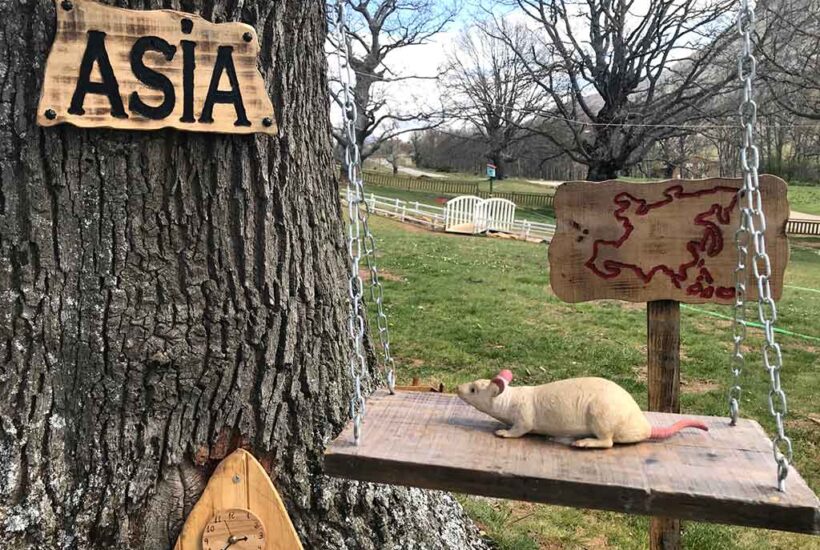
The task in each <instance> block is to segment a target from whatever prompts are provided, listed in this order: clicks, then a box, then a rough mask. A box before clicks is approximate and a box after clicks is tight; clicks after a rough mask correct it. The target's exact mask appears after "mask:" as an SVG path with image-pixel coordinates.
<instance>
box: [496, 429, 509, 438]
mask: <svg viewBox="0 0 820 550" xmlns="http://www.w3.org/2000/svg"><path fill="white" fill-rule="evenodd" d="M495 435H497V436H498V437H511V436H510V430H496V431H495Z"/></svg>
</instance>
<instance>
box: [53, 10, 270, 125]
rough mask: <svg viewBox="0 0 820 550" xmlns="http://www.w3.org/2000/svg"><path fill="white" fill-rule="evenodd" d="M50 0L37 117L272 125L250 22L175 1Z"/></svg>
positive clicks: (78, 121)
mask: <svg viewBox="0 0 820 550" xmlns="http://www.w3.org/2000/svg"><path fill="white" fill-rule="evenodd" d="M55 1H56V2H57V35H56V37H55V38H54V44H53V45H52V47H51V52H50V53H49V56H48V62H47V64H46V72H45V80H44V82H43V90H42V94H41V96H40V105H39V108H38V112H37V123H38V124H40V125H41V126H54V125H55V124H60V123H63V122H67V123H69V124H73V125H75V126H80V127H83V128H95V127H107V128H120V129H128V130H156V129H159V128H165V127H173V128H179V129H181V130H190V131H194V132H222V133H231V134H250V133H254V132H263V133H266V134H274V133H276V124H275V122H274V120H275V119H274V113H273V105H272V104H271V101H270V98H269V97H268V95H267V92H266V89H265V82H264V80H263V79H262V75H261V74H260V73H259V70H258V69H257V66H256V59H257V56H258V54H259V40H258V39H257V36H256V32H255V31H254V29H253V27H251V26H249V25H245V24H242V23H222V24H214V23H209V22H208V21H206V20H204V19H202V18H201V17H199V16H197V15H191V14H187V13H182V12H177V11H171V10H159V11H135V10H125V9H121V8H113V7H109V6H104V5H102V4H97V3H96V2H92V1H90V0H62V1H60V0H55Z"/></svg>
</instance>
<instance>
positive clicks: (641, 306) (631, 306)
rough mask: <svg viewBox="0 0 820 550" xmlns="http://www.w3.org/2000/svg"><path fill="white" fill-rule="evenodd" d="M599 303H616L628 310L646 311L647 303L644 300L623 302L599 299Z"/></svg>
mask: <svg viewBox="0 0 820 550" xmlns="http://www.w3.org/2000/svg"><path fill="white" fill-rule="evenodd" d="M597 303H598V304H602V305H603V304H606V305H616V306H618V307H619V308H621V309H625V310H626V311H644V310H646V304H645V303H644V302H623V301H621V300H599V301H598V302H597Z"/></svg>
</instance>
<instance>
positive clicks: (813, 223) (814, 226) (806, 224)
mask: <svg viewBox="0 0 820 550" xmlns="http://www.w3.org/2000/svg"><path fill="white" fill-rule="evenodd" d="M786 234H788V235H809V236H811V235H817V236H819V237H820V221H818V220H789V221H788V222H786Z"/></svg>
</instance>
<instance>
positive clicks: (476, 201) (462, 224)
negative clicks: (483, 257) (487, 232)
mask: <svg viewBox="0 0 820 550" xmlns="http://www.w3.org/2000/svg"><path fill="white" fill-rule="evenodd" d="M483 211H484V201H483V200H482V199H481V198H480V197H475V196H473V195H462V196H461V197H456V198H454V199H450V200H449V201H447V204H446V205H445V207H444V230H445V231H450V232H453V233H480V232H481V229H480V227H479V226H480V224H477V223H476V220H482V219H484V218H485V216H484V215H483Z"/></svg>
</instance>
